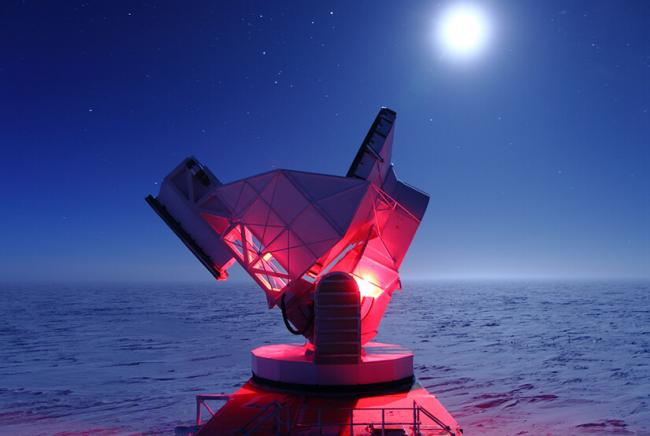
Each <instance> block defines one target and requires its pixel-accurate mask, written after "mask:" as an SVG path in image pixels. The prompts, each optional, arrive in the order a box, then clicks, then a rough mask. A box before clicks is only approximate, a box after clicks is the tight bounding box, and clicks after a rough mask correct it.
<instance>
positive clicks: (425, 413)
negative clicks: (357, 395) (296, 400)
mask: <svg viewBox="0 0 650 436" xmlns="http://www.w3.org/2000/svg"><path fill="white" fill-rule="evenodd" d="M229 399H230V396H229V395H224V394H204V395H197V396H196V425H197V426H201V424H202V421H201V410H202V408H205V409H206V410H207V411H208V412H209V413H210V415H211V416H214V415H215V411H214V410H213V409H212V408H211V407H210V405H209V404H208V403H207V401H211V400H214V401H228V400H229ZM307 410H308V409H302V410H301V412H302V413H301V415H302V416H304V415H305V412H306V411H307ZM311 410H312V411H315V412H316V422H311V421H310V422H301V420H300V419H299V418H298V417H295V418H292V416H291V408H290V407H285V406H284V405H283V404H280V403H278V402H277V401H273V402H272V403H269V404H267V405H266V406H264V407H263V408H262V409H261V410H260V411H259V412H258V413H257V414H256V415H255V416H254V417H253V418H251V419H250V420H249V421H248V423H246V425H244V426H243V427H242V428H241V429H240V430H239V431H238V433H240V434H244V435H251V434H256V432H258V431H259V432H262V431H263V432H264V433H269V430H268V429H264V428H262V427H263V426H264V425H267V424H271V425H272V427H273V430H271V432H272V433H274V434H276V435H286V434H300V433H303V432H309V433H310V434H314V432H317V433H318V434H331V432H332V428H339V429H341V430H344V429H347V430H349V434H350V435H351V436H352V435H354V434H355V430H357V431H358V432H359V431H362V432H365V433H367V432H368V431H371V432H378V433H379V434H381V435H385V434H386V433H387V432H388V431H390V430H395V426H399V427H400V428H401V429H402V430H403V431H404V432H405V433H407V434H409V433H410V434H412V435H414V436H418V435H420V434H422V431H429V432H431V431H436V432H439V434H448V435H450V436H457V435H456V433H455V429H452V428H450V427H449V426H448V425H447V424H445V423H444V422H443V421H442V420H441V419H439V418H438V417H436V416H435V415H434V414H433V413H431V412H430V411H429V410H427V409H426V408H425V407H423V406H421V405H419V404H418V403H417V402H416V401H413V406H412V407H350V408H334V409H333V408H322V407H317V408H312V409H311ZM323 411H327V412H328V413H329V414H330V415H331V413H332V411H334V412H335V413H336V412H339V415H340V416H341V418H340V421H337V420H332V421H330V420H327V419H323V416H324V414H323ZM407 411H408V412H411V413H409V414H408V416H410V417H411V418H412V419H409V420H404V419H403V417H404V415H405V414H404V413H401V412H407ZM374 412H376V416H377V418H376V419H373V417H372V416H371V415H373V414H375V413H374ZM395 412H397V413H398V415H399V419H391V416H390V415H391V414H393V413H395ZM355 413H356V414H357V416H358V415H362V416H361V417H360V419H358V420H356V421H355V419H354V418H355ZM360 427H361V428H360Z"/></svg>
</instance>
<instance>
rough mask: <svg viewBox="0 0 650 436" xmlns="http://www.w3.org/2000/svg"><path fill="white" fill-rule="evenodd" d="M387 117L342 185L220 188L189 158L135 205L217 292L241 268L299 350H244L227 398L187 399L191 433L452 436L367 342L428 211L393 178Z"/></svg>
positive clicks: (292, 175) (413, 384)
mask: <svg viewBox="0 0 650 436" xmlns="http://www.w3.org/2000/svg"><path fill="white" fill-rule="evenodd" d="M395 118H396V114H395V112H393V111H392V110H390V109H387V108H382V109H381V110H380V111H379V114H378V115H377V117H376V118H375V120H374V122H373V123H372V126H371V127H370V130H369V131H368V134H367V135H366V137H365V139H364V140H363V142H362V144H361V147H360V148H359V150H358V152H357V154H356V156H355V157H354V160H353V161H352V164H351V165H350V168H349V169H348V172H347V174H346V175H345V176H335V175H325V174H317V173H309V172H304V171H294V170H274V171H269V172H266V173H263V174H259V175H255V176H252V177H248V178H244V179H241V180H238V181H235V182H231V183H226V184H224V183H222V182H221V181H220V180H219V179H218V178H217V177H216V176H215V175H214V174H212V172H211V171H210V170H209V169H208V168H207V167H206V166H205V165H203V164H201V163H200V162H199V161H198V160H197V159H195V158H193V157H189V158H187V159H185V160H184V161H183V162H181V164H180V165H179V166H178V167H176V168H175V169H174V170H172V172H171V173H169V174H168V175H167V176H166V177H165V179H164V180H163V183H162V184H161V187H160V192H159V193H158V195H157V196H156V197H153V196H151V195H150V196H148V197H147V198H146V200H147V202H148V203H149V205H150V206H151V207H152V208H153V209H154V210H155V211H156V212H157V213H158V215H159V216H160V217H161V218H162V219H163V220H164V221H165V223H166V224H167V225H168V226H169V227H170V228H171V229H172V230H173V231H174V233H176V235H177V236H178V237H179V238H180V239H181V241H182V242H183V243H184V244H185V245H186V246H187V248H189V249H190V251H191V252H192V253H194V255H195V256H196V258H197V259H198V260H199V261H200V262H201V263H202V264H203V265H204V266H205V267H206V268H207V270H208V271H210V273H211V274H212V275H213V276H214V277H215V278H216V279H217V280H226V279H227V278H228V269H229V268H230V267H231V266H232V265H233V264H234V262H238V263H239V264H240V265H241V266H242V268H244V270H246V272H248V274H249V275H250V276H251V278H252V279H253V280H254V281H255V282H256V283H257V284H258V285H259V287H260V288H261V289H262V291H263V292H264V294H265V296H266V301H267V303H268V307H269V309H272V308H274V307H275V306H278V307H279V312H280V313H281V315H282V318H283V321H284V323H285V325H286V327H287V329H288V330H289V332H291V333H292V334H294V335H297V336H303V337H304V341H303V343H299V344H274V345H267V346H262V347H259V348H256V349H254V350H252V351H251V355H252V374H253V375H252V378H251V379H250V380H249V381H248V382H246V383H245V384H244V385H243V386H242V387H241V388H240V389H239V390H238V391H236V392H234V393H232V394H227V395H224V394H218V395H208V394H206V395H199V396H197V426H198V427H197V434H200V435H212V434H214V435H217V434H219V435H221V434H344V435H353V434H357V435H360V434H387V433H388V434H413V435H421V434H422V435H423V434H432V435H439V434H452V435H458V434H460V433H461V432H462V430H461V429H460V427H459V426H458V424H457V423H456V421H455V420H454V419H453V417H452V416H451V415H450V414H449V413H448V412H447V411H446V410H445V408H444V407H443V406H442V404H441V403H440V402H439V401H438V400H437V399H436V398H435V396H434V395H432V394H430V393H429V392H428V391H427V390H426V389H424V388H422V387H421V386H420V385H419V384H418V383H417V380H415V378H414V376H413V354H412V353H411V352H410V351H408V350H406V349H404V348H402V347H400V346H398V345H391V344H382V343H375V342H372V340H373V339H374V337H375V336H376V334H377V330H378V328H379V324H380V321H381V319H382V317H383V315H384V312H385V310H386V308H387V306H388V304H389V302H390V299H391V297H392V295H393V292H395V291H397V290H399V289H401V283H400V278H399V268H400V265H401V264H402V261H403V259H404V256H405V254H406V251H407V250H408V248H409V246H410V244H411V241H412V240H413V237H414V236H415V232H416V230H417V228H418V226H419V224H420V221H421V219H422V216H423V215H424V212H425V210H426V207H427V204H428V201H429V197H428V196H427V195H426V194H424V193H423V192H421V191H419V190H417V189H415V188H413V187H411V186H409V185H407V184H405V183H403V182H401V181H400V180H399V179H398V178H397V176H396V174H395V171H394V169H393V165H392V163H391V152H392V148H393V136H394V125H395ZM214 402H222V403H223V404H222V407H221V408H220V409H218V410H216V411H215V410H214V409H213V408H212V406H211V404H212V403H214ZM203 409H205V410H207V411H208V412H209V414H210V415H211V417H210V419H209V420H208V421H207V422H205V423H203V422H202V419H201V412H202V410H203Z"/></svg>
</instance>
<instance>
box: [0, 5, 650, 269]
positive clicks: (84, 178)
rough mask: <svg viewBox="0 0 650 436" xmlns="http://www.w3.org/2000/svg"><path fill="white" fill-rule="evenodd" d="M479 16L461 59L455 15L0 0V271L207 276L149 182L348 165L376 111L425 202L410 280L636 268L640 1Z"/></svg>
mask: <svg viewBox="0 0 650 436" xmlns="http://www.w3.org/2000/svg"><path fill="white" fill-rule="evenodd" d="M478 4H479V5H480V6H481V7H482V8H483V10H484V11H485V13H486V14H487V16H488V17H489V18H490V22H491V28H492V38H491V40H490V42H489V44H488V46H486V48H485V50H484V52H483V53H481V54H480V56H477V57H476V58H475V59H473V60H471V61H467V62H463V63H459V62H453V61H451V60H450V59H449V58H448V57H446V56H444V55H443V54H442V53H441V50H440V47H439V46H438V45H437V44H436V40H435V26H436V23H437V17H438V16H439V14H440V13H441V11H442V10H443V9H444V8H445V7H447V6H448V2H432V1H426V2H425V1H419V2H416V1H408V2H401V1H399V2H397V1H383V2H379V1H363V2H347V1H346V2H343V1H342V2H292V3H291V4H289V2H283V3H280V2H269V1H259V2H252V1H247V2H213V1H210V2H207V1H206V2H161V3H159V4H158V3H156V2H146V3H141V2H135V1H134V2H112V1H111V2H88V3H80V2H74V3H73V2H63V1H61V2H58V1H57V2H31V1H23V2H12V1H3V2H2V3H1V4H0V41H1V42H0V54H1V55H0V146H1V150H2V154H1V156H2V158H1V159H2V172H1V175H0V182H1V183H0V194H1V198H2V213H1V215H0V216H1V218H0V220H1V221H0V223H1V224H2V226H1V230H0V246H1V249H0V281H30V280H34V281H53V282H65V281H134V280H136V281H167V280H206V281H208V280H211V276H210V275H209V273H208V272H207V271H205V270H204V269H203V267H202V266H201V265H200V264H199V263H198V262H197V261H196V260H195V259H194V257H193V256H192V255H191V254H190V253H189V251H188V250H187V249H186V248H185V247H184V246H183V245H182V244H181V243H180V242H179V241H178V240H177V239H176V237H175V236H174V235H173V234H172V232H171V231H170V230H169V229H168V228H167V227H166V226H165V225H164V223H163V222H162V221H161V220H160V219H159V218H158V217H157V216H156V215H155V213H154V212H153V211H152V210H151V209H150V208H149V206H147V204H146V203H145V202H144V197H145V195H146V194H149V193H157V191H158V185H157V183H158V182H159V181H160V180H161V179H162V177H163V176H164V175H166V174H167V173H168V172H169V171H170V170H171V169H172V168H173V167H174V166H175V165H177V164H178V163H179V162H180V161H181V160H182V159H183V158H184V157H185V156H187V155H190V154H193V155H195V156H196V157H197V158H199V160H201V161H202V162H203V163H205V164H207V165H208V166H209V167H210V169H211V170H212V171H213V172H214V173H215V175H217V177H219V178H220V179H221V181H223V182H229V181H233V180H236V179H238V178H240V177H245V176H249V175H252V174H255V173H258V172H262V171H266V170H269V169H273V168H290V169H300V170H306V171H314V172H324V173H332V174H339V175H344V174H345V172H346V171H347V168H348V166H349V164H350V162H351V160H352V158H353V157H354V155H355V153H356V150H357V148H358V146H359V144H360V142H361V140H362V139H363V137H364V135H365V133H366V131H367V129H368V127H369V126H370V124H371V122H372V120H373V118H374V116H375V115H376V113H377V110H378V109H379V108H380V107H381V106H388V107H390V108H392V109H394V110H395V111H397V114H398V119H397V127H396V138H395V146H394V154H393V162H394V163H395V169H396V172H397V174H398V176H399V177H400V178H401V179H403V180H404V181H406V182H408V183H410V184H412V185H414V186H416V187H418V188H421V189H422V190H424V191H426V192H427V193H429V194H430V195H431V201H430V203H429V208H428V211H427V215H426V216H425V219H424V221H423V223H422V225H421V227H420V230H419V231H418V234H417V235H416V239H415V242H414V244H413V246H412V248H411V250H410V252H409V254H408V255H407V257H406V260H405V262H404V265H403V268H402V272H403V276H404V277H405V278H485V277H487V278H605V277H619V278H620V277H630V278H635V277H636V278H639V277H645V278H648V277H650V173H649V171H648V168H649V165H650V153H649V151H648V147H649V146H650V112H649V111H650V2H647V1H636V2H635V1H623V2H618V1H613V0H611V1H593V0H588V1H571V2H557V1H514V0H513V1H498V2H479V3H478ZM235 270H239V271H241V270H240V268H239V267H238V266H235V267H233V268H232V270H231V271H232V275H233V277H234V278H235V279H237V278H241V279H243V278H244V275H243V273H241V272H235Z"/></svg>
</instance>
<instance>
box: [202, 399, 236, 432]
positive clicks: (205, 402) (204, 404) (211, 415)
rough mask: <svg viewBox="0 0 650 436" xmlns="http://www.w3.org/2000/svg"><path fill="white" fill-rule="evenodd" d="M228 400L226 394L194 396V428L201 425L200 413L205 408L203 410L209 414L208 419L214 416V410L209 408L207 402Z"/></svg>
mask: <svg viewBox="0 0 650 436" xmlns="http://www.w3.org/2000/svg"><path fill="white" fill-rule="evenodd" d="M229 399H230V395H227V394H201V395H197V396H196V426H197V427H199V426H201V424H202V423H203V421H202V420H201V411H202V410H203V409H204V408H205V410H207V411H208V413H209V414H210V418H212V417H213V416H214V414H215V413H216V412H215V411H214V410H212V407H210V404H209V403H208V401H224V402H226V401H228V400H229Z"/></svg>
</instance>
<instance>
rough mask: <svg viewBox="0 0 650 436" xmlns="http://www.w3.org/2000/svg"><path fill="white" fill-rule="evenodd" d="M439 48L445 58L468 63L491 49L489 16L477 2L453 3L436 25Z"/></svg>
mask: <svg viewBox="0 0 650 436" xmlns="http://www.w3.org/2000/svg"><path fill="white" fill-rule="evenodd" d="M435 30H436V31H435V34H436V40H437V43H438V46H439V48H440V50H441V52H442V54H443V55H444V57H445V58H448V59H451V60H455V61H468V60H471V59H474V58H477V57H478V56H479V55H480V54H482V53H483V52H484V51H485V49H486V48H487V46H488V43H489V40H490V37H491V33H492V29H491V25H490V20H489V17H488V15H487V13H486V12H485V11H484V10H483V9H482V8H481V7H479V6H478V5H476V4H473V3H452V4H450V5H448V6H447V7H446V8H445V9H444V10H443V11H442V13H441V14H440V16H439V17H438V22H437V23H436V26H435Z"/></svg>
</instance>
